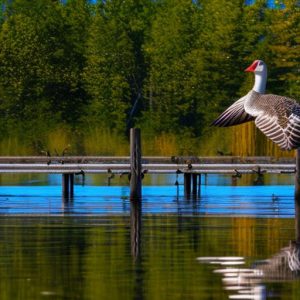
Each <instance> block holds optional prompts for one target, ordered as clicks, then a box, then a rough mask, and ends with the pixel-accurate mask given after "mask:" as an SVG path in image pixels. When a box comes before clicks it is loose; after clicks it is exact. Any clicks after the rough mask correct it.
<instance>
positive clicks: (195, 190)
mask: <svg viewBox="0 0 300 300" xmlns="http://www.w3.org/2000/svg"><path fill="white" fill-rule="evenodd" d="M192 178H193V188H192V193H193V196H194V197H196V196H197V188H198V184H197V183H198V174H196V173H193V175H192Z"/></svg>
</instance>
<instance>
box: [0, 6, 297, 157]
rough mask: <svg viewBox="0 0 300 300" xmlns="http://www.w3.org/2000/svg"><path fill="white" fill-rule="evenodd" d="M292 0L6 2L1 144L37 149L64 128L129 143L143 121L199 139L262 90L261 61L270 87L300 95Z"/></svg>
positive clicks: (0, 37) (0, 67)
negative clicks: (253, 68)
mask: <svg viewBox="0 0 300 300" xmlns="http://www.w3.org/2000/svg"><path fill="white" fill-rule="evenodd" d="M281 2H282V1H281ZM283 3H284V5H283V4H282V3H281V4H280V6H279V7H273V8H270V7H268V5H267V1H263V0H257V1H255V3H253V4H251V5H246V4H245V1H244V0H231V1H226V0H209V1H207V0H198V1H192V0H155V1H154V0H152V1H151V0H126V1H123V0H106V1H100V0H98V1H88V0H67V1H58V0H57V1H53V0H13V1H11V0H2V1H1V4H2V10H1V16H0V17H1V20H0V22H1V27H0V116H1V118H0V123H1V124H0V134H1V139H2V140H5V139H8V138H11V137H17V138H18V139H20V140H21V141H22V143H25V144H27V145H30V147H31V149H32V151H33V152H35V153H36V152H39V151H41V150H42V149H44V148H45V147H48V146H47V143H49V139H53V135H55V134H54V133H55V132H58V135H59V134H60V135H61V134H62V132H63V134H67V135H68V136H73V137H74V136H76V137H77V138H76V139H75V140H77V145H75V146H74V145H73V146H74V148H76V150H75V152H78V153H79V152H80V153H85V152H86V149H87V148H88V147H89V146H88V144H91V143H93V141H95V140H96V137H95V134H96V133H97V132H99V131H101V132H102V133H105V134H106V135H107V134H108V135H111V136H115V137H116V139H117V138H120V143H122V141H123V140H124V139H126V135H127V133H128V129H129V128H130V127H132V126H139V127H141V128H142V130H143V132H145V134H146V135H147V137H149V139H151V138H152V139H157V137H158V136H162V137H165V136H176V137H179V139H180V140H184V139H189V141H192V140H193V139H197V138H199V137H201V136H203V135H205V134H207V132H209V129H208V128H209V124H210V123H211V121H212V120H213V119H214V118H215V117H216V116H217V114H218V113H220V112H221V111H222V110H223V109H224V108H225V107H226V106H228V105H229V104H230V103H232V102H233V101H234V100H235V99H237V98H239V97H240V96H242V95H243V94H244V93H246V92H247V91H248V90H249V89H250V88H251V87H252V84H253V78H252V76H251V75H249V74H248V75H246V74H245V73H244V72H243V70H244V69H245V68H246V67H247V66H248V65H249V64H250V63H251V62H252V61H253V60H254V59H258V58H259V59H263V60H265V61H266V63H267V65H268V67H269V80H268V92H272V93H278V94H284V95H287V96H290V97H294V98H296V99H298V100H299V99H300V46H299V45H300V26H299V24H300V7H299V3H298V1H296V0H285V1H283ZM87 137H89V138H90V140H89V141H87ZM122 138H123V140H122ZM63 140H64V141H65V142H66V143H67V142H68V139H67V138H66V139H63ZM73 140H74V139H73ZM79 141H84V142H82V143H81V142H79ZM160 142H161V141H160ZM104 154H105V153H104Z"/></svg>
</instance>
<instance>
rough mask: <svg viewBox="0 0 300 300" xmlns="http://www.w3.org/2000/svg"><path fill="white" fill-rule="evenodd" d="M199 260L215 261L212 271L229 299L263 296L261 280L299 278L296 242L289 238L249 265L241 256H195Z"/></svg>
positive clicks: (258, 299)
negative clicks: (277, 249) (282, 244)
mask: <svg viewBox="0 0 300 300" xmlns="http://www.w3.org/2000/svg"><path fill="white" fill-rule="evenodd" d="M197 260H198V261H199V262H201V263H209V264H214V265H219V266H221V267H222V268H219V269H215V270H214V273H218V274H221V275H222V277H223V278H222V282H223V284H224V289H225V290H228V291H229V293H230V295H229V299H254V300H264V299H267V296H272V295H269V294H268V291H267V288H266V286H265V285H264V283H265V282H274V281H287V280H293V279H296V278H299V277H300V276H299V274H300V244H299V243H298V242H295V241H291V242H290V244H289V245H288V246H287V247H285V248H282V249H281V250H280V251H279V252H278V253H276V254H275V255H274V256H272V257H271V258H269V259H266V260H262V261H257V262H255V263H254V264H253V265H252V266H251V267H250V268H246V267H242V265H245V259H244V257H235V256H233V257H227V256H225V257H198V258H197Z"/></svg>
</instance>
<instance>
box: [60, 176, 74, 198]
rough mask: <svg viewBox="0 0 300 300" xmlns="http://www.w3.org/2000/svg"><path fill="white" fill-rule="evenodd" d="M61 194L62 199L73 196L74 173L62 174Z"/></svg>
mask: <svg viewBox="0 0 300 300" xmlns="http://www.w3.org/2000/svg"><path fill="white" fill-rule="evenodd" d="M62 196H63V198H64V199H68V198H72V197H73V196H74V174H72V173H71V174H70V173H65V174H62Z"/></svg>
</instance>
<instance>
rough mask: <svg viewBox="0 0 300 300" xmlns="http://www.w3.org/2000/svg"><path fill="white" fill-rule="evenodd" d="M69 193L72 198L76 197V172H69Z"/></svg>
mask: <svg viewBox="0 0 300 300" xmlns="http://www.w3.org/2000/svg"><path fill="white" fill-rule="evenodd" d="M69 193H70V198H73V197H74V174H69Z"/></svg>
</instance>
